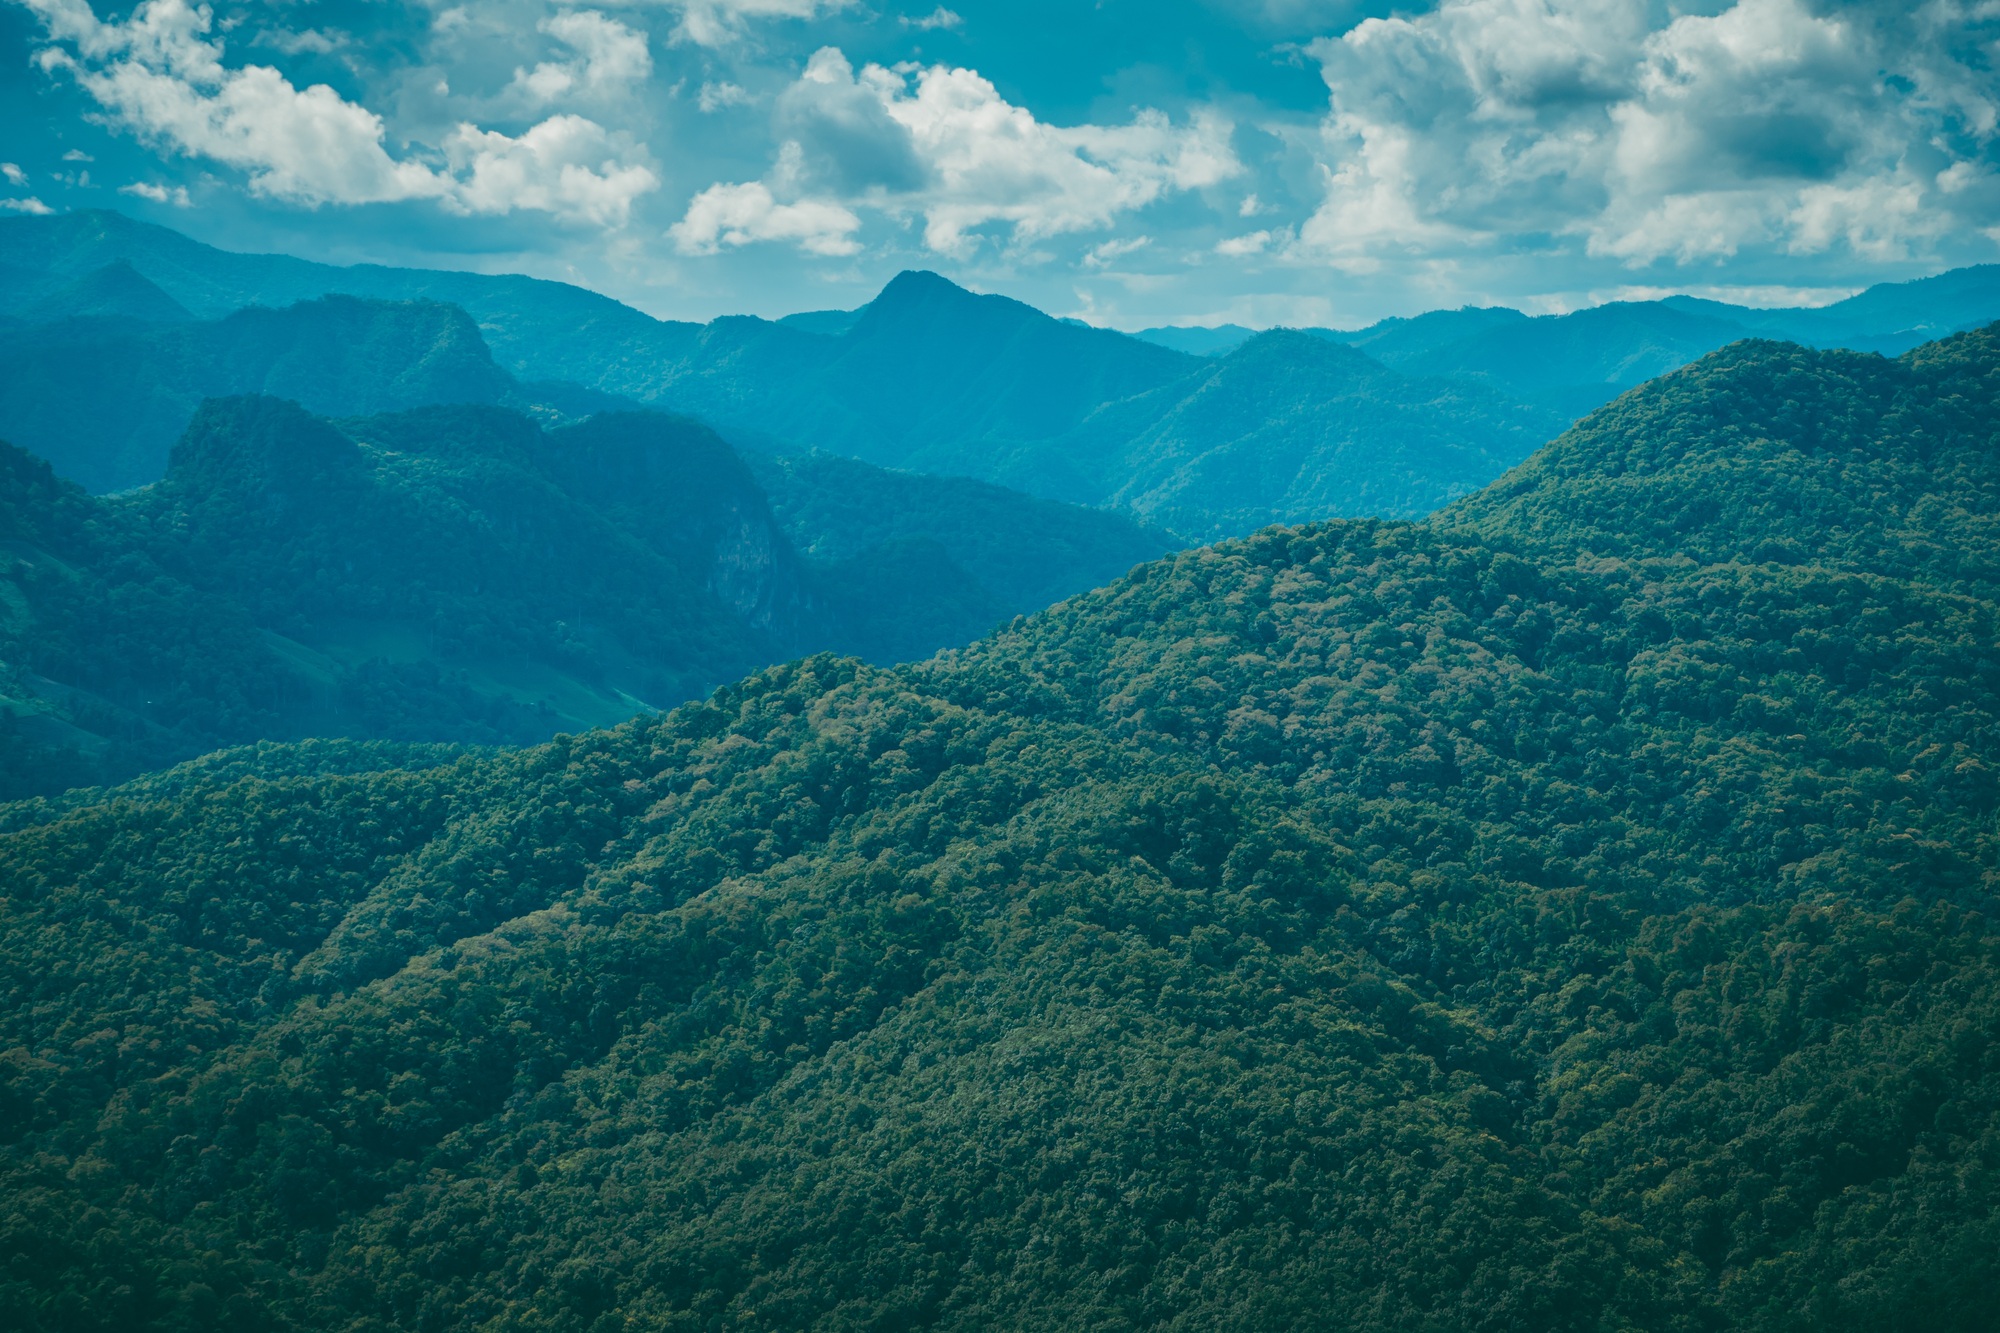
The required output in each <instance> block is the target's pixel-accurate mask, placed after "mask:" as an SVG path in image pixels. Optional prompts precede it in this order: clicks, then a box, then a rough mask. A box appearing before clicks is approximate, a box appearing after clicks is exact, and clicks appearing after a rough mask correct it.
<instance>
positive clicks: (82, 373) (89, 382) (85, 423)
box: [0, 270, 514, 492]
mask: <svg viewBox="0 0 2000 1333" xmlns="http://www.w3.org/2000/svg"><path fill="white" fill-rule="evenodd" d="M100 272H102V270H100ZM127 272H130V270H127ZM133 276H135V277H136V276H137V275H136V274H134V275H133ZM513 389H514V384H513V381H512V380H511V379H510V378H509V376H508V375H507V373H506V372H505V371H503V370H501V369H500V368H499V367H498V366H496V365H494V364H493V358H492V355H491V353H490V352H488V350H487V347H486V343H485V341H484V339H482V338H481V337H480V333H479V329H478V327H477V326H476V325H475V324H474V323H473V322H472V320H471V318H470V317H469V316H468V315H467V314H466V313H465V312H464V311H462V310H460V309H458V308H457V307H455V306H449V305H442V304H439V303H438V302H435V301H405V302H380V301H360V300H356V299H354V298H352V297H324V298H321V299H318V300H313V301H306V302H302V303H300V304H298V305H295V306H291V307H288V308H286V309H283V310H265V309H256V308H253V309H248V310H241V311H238V312H236V313H235V314H232V315H229V316H227V317H225V318H223V319H220V320H212V321H205V322H199V323H182V324H171V325H156V324H150V323H143V322H140V321H137V320H135V319H131V318H125V319H89V320H71V321H68V322H66V323H63V324H60V325H54V326H31V327H25V328H17V329H15V330H13V331H11V332H8V333H4V334H0V438H4V439H8V440H11V441H12V442H13V443H15V444H17V445H20V446H21V447H23V448H26V449H28V450H29V451H30V452H32V453H36V454H39V455H41V456H42V457H44V458H46V459H48V460H49V461H50V462H51V463H53V464H54V465H55V468H56V470H57V471H58V472H60V473H61V474H62V475H64V476H66V477H69V478H70V479H72V480H74V481H76V482H79V483H80V484H82V485H83V486H84V487H85V488H87V489H89V490H93V491H100V492H102V491H114V490H122V489H124V488H126V487H130V486H139V485H144V484H146V483H147V482H151V481H155V480H157V479H158V478H159V477H160V476H161V475H162V474H163V473H164V472H165V470H166V463H167V453H168V450H169V449H170V448H171V447H172V446H173V442H174V440H175V439H176V438H178V437H179V435H180V433H181V432H182V430H184V429H185V428H186V426H187V423H188V419H189V417H190V416H191V415H192V414H193V412H194V410H195V408H196V406H197V405H198V404H200V402H201V401H202V400H203V399H204V398H209V397H220V396H227V395H231V394H270V395H274V396H278V397H283V398H289V399H293V400H296V401H297V402H299V403H301V404H303V405H304V406H305V407H306V408H307V409H308V410H311V411H314V412H319V413H323V414H328V415H343V416H360V415H367V414H371V413H379V412H387V411H396V410H399V409H402V408H408V407H416V406H420V405H423V404H427V403H447V402H471V403H489V404H490V403H498V402H500V401H502V400H503V399H505V398H507V397H508V396H509V394H510V393H511V392H513Z"/></svg>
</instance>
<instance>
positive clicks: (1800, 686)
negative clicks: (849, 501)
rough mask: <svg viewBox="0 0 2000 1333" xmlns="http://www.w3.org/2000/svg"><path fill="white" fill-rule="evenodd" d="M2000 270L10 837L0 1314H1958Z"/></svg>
mask: <svg viewBox="0 0 2000 1333" xmlns="http://www.w3.org/2000/svg"><path fill="white" fill-rule="evenodd" d="M1996 385H2000V333H1982V334H1975V335H1966V336H1963V337H1959V338H1956V339H1953V340H1951V341H1949V342H1947V343H1943V344H1940V345H1937V346H1934V347H1928V348H1925V349H1922V350H1920V351H1919V352H1918V353H1916V354H1914V355H1911V356H1907V357H1904V358H1903V359H1901V360H1900V361H1897V362H1893V363H1892V362H1886V361H1883V360H1881V359H1879V358H1876V357H1872V356H1862V355H1856V354H1851V353H1840V352H1812V351H1806V350H1802V349H1799V348H1796V347H1787V346H1780V345H1775V344H1762V345H1750V346H1747V347H1739V348H1736V349H1733V350H1732V351H1731V352H1729V353H1727V354H1725V355H1722V356H1718V357H1713V358H1710V359H1707V360H1705V361H1703V362H1700V363H1698V364H1697V365H1696V366H1694V367H1692V368H1690V369H1688V370H1686V371H1682V372H1679V373H1676V374H1674V375H1670V376H1668V377H1666V378H1664V379H1662V380H1660V381H1659V382H1657V383H1655V384H1653V385H1650V386H1648V387H1647V388H1645V389H1643V390H1641V391H1640V392H1639V393H1637V394H1635V395H1632V396H1630V397H1628V398H1626V399H1624V400H1623V401H1622V402H1621V403H1620V404H1619V405H1618V407H1617V408H1616V409H1615V410H1612V411H1608V412H1604V413H1599V414H1597V415H1595V416H1593V417H1592V418H1590V419H1589V420H1588V421H1586V422H1585V423H1583V424H1582V425H1581V426H1580V427H1579V428H1578V429H1577V430H1575V431H1573V432H1572V433H1570V434H1569V435H1567V436H1565V437H1564V438H1563V439H1562V440H1561V441H1559V442H1558V443H1557V444H1556V445H1554V446H1553V447H1552V448H1551V449H1550V450H1548V451H1547V452H1545V453H1543V454H1541V455H1538V456H1537V458H1536V459H1535V460H1533V461H1532V462H1531V463H1530V464H1529V465H1528V466H1527V467H1526V468H1524V469H1521V470H1519V471H1517V472H1515V473H1513V474H1511V475H1510V476H1509V477H1508V478H1507V479H1506V480H1505V481H1504V482H1502V483H1501V484H1500V485H1499V486H1497V487H1495V488H1493V489H1491V490H1488V491H1486V492H1483V493H1481V494H1480V495H1477V496H1474V497H1471V498H1469V499H1467V500H1466V501H1464V502H1463V503H1462V504H1460V505H1458V506H1456V507H1454V508H1453V509H1451V510H1448V511H1447V512H1446V513H1445V514H1443V515H1441V516H1439V518H1437V519H1436V520H1434V521H1431V522H1426V523H1419V524H1387V523H1380V522H1373V521H1360V522H1340V523H1329V524H1324V525H1319V526H1313V527H1305V528H1298V529H1278V530H1272V531H1269V532H1266V533H1263V534H1260V535H1259V536H1257V537H1255V538H1253V539H1250V540H1248V541H1241V542H1234V543H1227V544H1224V545H1221V546H1217V547H1212V548H1208V549H1204V550H1199V551H1193V552H1188V553H1184V554H1181V555H1178V556H1175V557H1173V558H1171V559H1169V560H1165V561H1161V562H1158V563H1156V564H1153V565H1149V566H1145V567H1142V568H1141V569H1139V570H1136V571H1134V572H1133V574H1132V575H1131V576H1130V577H1128V578H1126V579H1124V580H1122V581H1120V582H1119V583H1116V584H1114V585H1112V586H1110V587H1108V588H1106V589H1104V590H1103V591H1101V592H1098V593H1094V594H1092V595H1090V596H1087V597H1083V598H1078V599H1075V600H1072V601H1070V602H1067V603H1064V604H1063V605H1062V606H1060V607H1058V608H1056V609H1054V610H1052V611H1050V612H1048V613H1046V614H1043V615H1041V616H1037V617H1034V618H1032V619H1030V620H1028V621H1025V622H1023V623H1022V624H1020V625H1018V626H1015V627H1013V628H1011V629H1009V630H1008V631H1006V632H1004V633H1001V634H999V635H997V636H995V637H993V638H991V639H989V640H986V641H984V642H982V643H981V644H978V645H976V646H974V647H973V648H970V649H967V650H964V651H962V652H958V653H953V654H946V655H943V656H941V657H940V658H938V659H936V660H935V661H932V662H930V663H927V664H924V665H921V666H911V667H903V668H898V669H895V670H879V669H872V668H867V667H864V666H862V665H860V664H858V663H855V662H852V661H843V660H838V659H833V658H825V657H821V658H814V659H811V660H808V661H805V662H802V663H799V664H795V665H792V666H787V667H782V668H775V669H772V670H769V671H766V672H764V673H761V674H759V675H756V676H753V677H751V678H749V679H747V680H744V681H743V682H741V683H740V684H737V685H734V686H731V687H729V688H727V689H724V690H722V691H720V692H718V693H717V694H715V695H714V696H713V697H711V698H710V699H708V700H707V701H705V702H702V703H699V704H690V705H688V706H685V707H683V708H681V709H679V710H677V711H675V712H674V713H672V714H671V715H669V716H666V717H664V718H646V719H641V720H638V721H635V722H632V723H629V724H626V725H625V726H622V727H620V728H617V729H615V730H612V731H606V732H596V733H591V734H588V735H583V736H575V737H565V738H562V739H560V740H559V741H557V742H555V743H552V744H550V745H547V746H543V747H539V748H536V749H532V750H525V751H518V752H509V753H497V754H489V753H481V754H456V755H455V754H452V753H449V752H438V751H423V752H414V753H412V752H401V751H388V750H381V749H368V748H359V747H342V746H331V745H309V746H294V747H267V748H264V749H261V750H256V751H245V752H237V753H232V754H224V755H218V756H214V757H212V758H210V759H209V760H205V761H202V762H201V763H199V764H196V765H191V766H188V767H187V768H184V769H181V770H177V771H174V772H171V773H167V774H163V775H160V776H157V777H155V778H151V779H148V780H146V781H144V782H141V783H138V784H134V785H133V786H131V787H129V788H126V789H123V790H121V791H118V792H112V793H106V794H103V795H101V796H90V795H79V796H77V797H75V798H72V799H70V800H68V801H65V802H61V803H39V804H31V805H25V806H17V807H14V808H12V809H11V810H10V811H8V812H7V813H6V814H5V817H4V818H5V824H6V827H7V828H9V829H10V830H11V831H10V832H8V833H6V834H5V835H4V836H0V895H4V896H0V904H4V906H3V907H0V957H4V959H5V962H4V965H0V981H4V984H5V985H6V986H7V987H8V990H7V992H6V993H5V996H4V999H3V1000H0V1026H4V1032H0V1050H4V1051H6V1052H7V1054H6V1056H5V1057H4V1059H0V1076H3V1077H4V1081H0V1099H4V1100H0V1108H4V1112H5V1113H4V1114H0V1136H4V1149H0V1151H4V1157H0V1163H4V1168H0V1169H4V1172H5V1175H4V1181H3V1182H0V1198H4V1200H5V1205H4V1215H5V1217H6V1221H5V1223H4V1230H0V1283H4V1284H5V1289H4V1291H0V1300H3V1301H5V1303H6V1306H5V1308H8V1309H10V1310H12V1311H15V1312H19V1313H18V1316H17V1318H18V1320H19V1322H21V1324H22V1325H23V1326H24V1327H25V1328H28V1329H31V1330H36V1333H40V1330H43V1329H54V1328H64V1329H76V1328H104V1329H110V1328H119V1329H141V1328H160V1329H165V1328H182V1327H190V1326H200V1327H220V1326H226V1327H230V1328H243V1329H251V1328H297V1329H329V1330H330V1329H397V1328H409V1329H416V1328H424V1329H457V1328H473V1327H482V1328H489V1329H522V1330H525V1329H572V1328H573V1329H593V1328H612V1327H632V1326H641V1327H651V1328H662V1329H690V1330H694V1329H711V1328H718V1327H733V1328H752V1329H773V1330H776V1329H798V1328H827V1329H834V1328H841V1329H853V1328H904V1329H908V1328H938V1329H943V1328H963V1329H974V1328H978V1329H987V1328H997V1327H1005V1328H1086V1327H1088V1328H1131V1329H1138V1328H1144V1329H1166V1328H1188V1329H1193V1328H1216V1327H1230V1328H1267V1327H1268V1328H1287V1329H1298V1328H1329V1329H1333V1328H1339V1329H1370V1330H1372V1329H1382V1330H1387V1329H1398V1330H1402V1329H1421V1328H1441V1329H1442V1328H1450V1329H1469V1330H1520V1331H1521V1333H1528V1331H1529V1330H1533V1331H1534V1333H1548V1331H1550V1330H1559V1331H1565V1333H1566V1331H1569V1330H1575V1331H1576V1333H1583V1331H1584V1330H1591V1331H1593V1333H1596V1331H1598V1330H1606V1329H1625V1330H1639V1329H1644V1330H1662V1331H1663V1333H1665V1331H1668V1330H1671V1331H1673V1333H1681V1331H1683V1330H1699V1329H1719V1328H1731V1329H1753V1330H1786V1331H1787V1333H1793V1331H1796V1333H1804V1331H1805V1330H1808V1329H1810V1330H1814V1331H1815V1333H1822V1331H1825V1330H1835V1331H1847V1330H1853V1331H1854V1333H1859V1331H1860V1330H1881V1329H1908V1330H1916V1329H1924V1330H1952V1331H1962V1333H1970V1331H1971V1330H1975V1329H1983V1328H1986V1327H1989V1326H1990V1322H1991V1295H1992V1293H1993V1292H1994V1291H1995V1290H2000V1267H1996V1261H1995V1255H1996V1254H2000V1166H1996V1164H2000V1054H1996V1053H2000V936H1996V933H1995V929H1994V923H1993V900H1992V890H1991V886H1992V883H1993V881H1994V877H1995V875H1996V873H2000V844H1996V840H1995V835H1994V815H1995V811H1996V802H2000V786H1996V783H1995V781H1994V774H1995V772H1996V771H2000V649H1996V646H1995V645H1996V643H2000V609H1997V608H1996V605H1995V602H1994V601H1993V599H1992V588H1991V577H1992V574H1991V571H1992V570H1993V569H1994V568H1995V566H1994V564H1993V555H1994V548H1993V540H1992V535H1991V534H1992V532H1993V530H1994V524H1995V522H1996V520H2000V499H1996V497H2000V452H1996V451H1995V450H1994V448H1993V441H1992V434H1993V431H1994V428H1995V422H1996V420H2000V403H1996V401H1995V386H1996Z"/></svg>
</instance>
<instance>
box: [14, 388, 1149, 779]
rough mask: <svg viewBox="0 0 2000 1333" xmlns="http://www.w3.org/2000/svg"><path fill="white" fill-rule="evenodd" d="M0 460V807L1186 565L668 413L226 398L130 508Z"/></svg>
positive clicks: (453, 733) (743, 666) (554, 717)
mask: <svg viewBox="0 0 2000 1333" xmlns="http://www.w3.org/2000/svg"><path fill="white" fill-rule="evenodd" d="M0 462H3V463H4V469H0V605H4V607H5V608H6V619H5V621H4V623H0V773H4V775H5V776H4V778H0V793H4V795H5V796H6V797H14V796H20V795H24V794H32V793H36V792H49V791H61V790H63V789H64V788H65V787H68V786H75V785H85V784H88V783H91V782H95V781H101V780H103V779H104V778H105V777H107V776H108V777H118V776H124V775H126V774H129V773H131V772H133V771H135V770H136V769H137V768H140V767H147V766H154V765H158V764H161V763H165V762H170V761H173V760H176V759H180V758H184V757H186V756H188V755H191V754H196V753H200V752H201V751H203V750H206V749H210V748H213V747H214V746H216V745H220V744H229V743H242V742H247V741H254V740H264V739H285V738H295V737H299V736H305V735H332V736H351V737H362V738H379V739H394V740H420V741H433V740H470V741H485V742H492V741H502V740H505V741H514V742H527V741H537V740H541V739H543V738H545V737H546V736H548V735H550V734H551V733H553V732H554V731H556V730H559V729H562V728H571V729H574V728H580V727H587V726H591V725H598V724H606V723H611V722H616V721H620V720H622V719H624V718H626V717H629V716H631V715H632V714H634V713H635V712H640V711H644V710H646V709H648V708H653V707H664V706H670V705H672V704H676V703H679V702H681V701H682V700H684V699H687V698H690V697H693V696H696V695H699V694H701V693H703V692H704V691H706V690H708V689H710V688H712V687H713V686H714V685H716V684H718V683H720V682H722V681H724V680H728V679H732V678H734V677H736V676H738V675H741V674H742V673H743V672H745V671H748V670H751V669H754V668H756V667H759V666H763V665H765V664H767V663H769V662H773V661H777V660H779V659H782V658H785V657H788V656H791V655H793V654H795V653H797V652H801V651H806V650H809V649H815V648H829V647H831V648H838V649H840V650H842V651H846V652H852V653H856V654H859V655H861V656H864V657H866V658H868V659H870V660H873V661H878V662H891V661H898V660H906V659H909V658H917V657H927V656H929V655H930V654H932V653H934V652H936V651H937V650H939V649H940V648H947V647H953V646H957V645H959V644H963V643H966V642H969V641H970V640H972V639H974V638H977V637H978V636H979V635H981V634H984V633H986V632H987V631H989V630H991V629H992V628H993V627H994V626H995V625H998V624H1001V623H1004V622H1005V621H1007V620H1008V619H1010V618H1012V617H1014V616H1016V615H1019V614H1021V613H1023V612H1028V611H1034V610H1039V609H1041V608H1042V607H1045V606H1047V605H1048V604H1049V603H1051V602H1053V601H1057V600H1060V599H1061V598H1063V597H1065V596H1069V595H1071V594H1074V593H1077V592H1079V591H1083V590H1085V589H1087V588H1089V587H1091V586H1094V585H1096V584H1101V583H1103V582H1105V581H1107V580H1109V579H1111V578H1113V577H1115V576H1116V575H1118V574H1119V573H1121V572H1123V571H1124V570H1126V569H1129V568H1130V567H1131V566H1132V565H1133V564H1135V563H1137V562H1139V561H1141V560H1144V559H1147V558H1150V557H1153V556H1157V555H1159V554H1160V553H1161V552H1163V551H1165V550H1168V549H1170V548H1171V546H1172V543H1171V541H1170V540H1169V539H1167V538H1166V537H1164V536H1163V535H1162V534H1159V533H1155V532H1149V531H1146V530H1144V529H1141V528H1139V527H1138V526H1137V525H1135V524H1133V523H1131V522H1130V521H1129V520H1126V519H1124V518H1121V517H1118V516H1116V515H1112V514H1102V513H1097V512H1094V511H1088V510H1080V509H1076V508H1074V507H1071V506H1065V505H1058V504H1054V503H1051V502H1048V501H1038V500H1034V499H1031V498H1030V497H1027V496H1024V495H1018V494H1015V493H1012V492H1007V491H1003V490H1000V489H999V488H996V487H986V486H980V485H978V484H977V483H971V482H951V481H944V480H940V479H936V478H926V477H901V476H895V475H892V474H888V473H883V472H881V471H880V470H879V469H875V468H871V467H869V466H868V465H866V464H863V463H857V462H853V461H851V460H846V459H825V458H811V459H803V460H771V459H759V460H758V474H753V473H752V472H751V471H750V470H748V469H746V467H745V466H744V463H743V461H742V459H740V458H739V457H738V456H737V454H736V453H735V452H734V451H733V450H732V449H731V448H730V447H729V446H728V445H727V444H726V443H724V442H723V441H722V440H721V439H720V438H719V437H718V436H716V435H715V434H714V433H713V432H711V431H709V430H707V429H706V428H704V427H701V426H699V425H697V424H695V423H693V422H689V421H686V420H684V419H677V418H668V417H663V416H659V415H657V414H635V413H615V412H613V413H599V414H596V415H592V416H590V417H589V418H588V419H586V420H583V421H581V422H576V423H572V424H569V425H564V426H559V427H556V428H553V429H544V427H543V426H542V425H541V424H539V423H538V422H537V421H535V420H533V419H531V418H529V417H527V416H524V415H521V414H518V413H515V412H512V411H508V410H504V409H500V408H494V407H482V406H470V405H459V406H437V407H429V408H422V409H416V410H411V411H406V412H400V413H393V414H388V415H380V416H373V417H366V418H355V419H348V420H345V421H342V422H339V423H332V422H328V421H326V420H324V419H321V418H318V417H314V416H312V415H311V414H309V413H307V412H305V411H304V410H303V409H301V408H300V407H298V406H297V405H295V404H292V403H289V402H285V401H282V400H274V399H268V398H236V399H220V400H209V401H207V402H205V403H204V404H203V405H202V406H201V407H200V408H199V410H198V411H197V412H196V415H195V418H194V421H193V422H192V424H191V425H190V426H189V428H188V430H187V432H186V433H185V435H184V436H183V437H182V439H181V440H180V442H179V443H178V444H177V445H176V446H175V450H174V453H173V460H172V464H171V466H170V467H169V468H168V470H167V473H166V475H165V477H164V478H162V479H161V480H159V481H158V482H156V483H155V484H152V485H149V486H147V487H144V488H141V489H138V490H135V491H132V492H129V493H126V494H122V495H117V496H112V497H108V498H102V499H96V498H92V497H89V496H87V495H85V494H84V493H83V492H82V491H80V490H78V489H77V488H76V487H74V486H73V485H70V484H69V483H66V482H62V481H59V480H58V479H57V478H56V477H55V476H54V474H53V472H52V471H51V470H50V469H49V467H48V465H47V464H46V463H42V462H40V461H39V460H36V459H34V458H32V457H30V456H29V455H28V454H26V453H24V452H22V451H20V450H18V449H13V448H11V447H9V446H0ZM760 474H761V475H762V476H764V477H766V478H768V479H769V484H770V487H771V492H772V494H774V495H776V496H777V497H778V498H779V502H780V506H781V512H782V515H783V517H782V518H781V517H779V516H778V515H774V514H773V512H772V509H771V506H770V503H769V502H768V501H767V499H766V494H765V490H764V488H763V485H761V484H760V481H759V475H760ZM794 541H796V542H798V543H799V545H802V546H803V547H804V548H805V549H806V551H807V554H806V555H804V556H801V555H800V554H799V550H798V548H797V547H795V545H794ZM1027 543H1032V546H1030V545H1026V544H1027Z"/></svg>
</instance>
